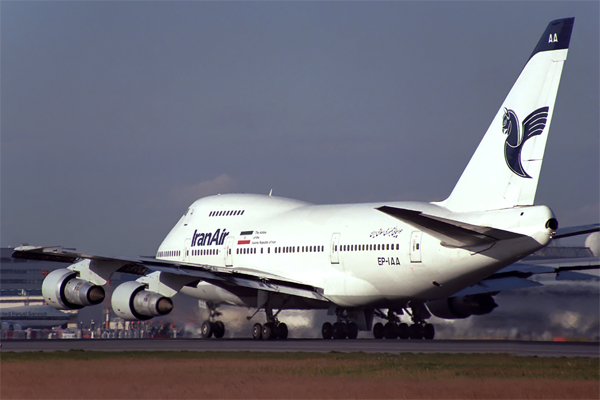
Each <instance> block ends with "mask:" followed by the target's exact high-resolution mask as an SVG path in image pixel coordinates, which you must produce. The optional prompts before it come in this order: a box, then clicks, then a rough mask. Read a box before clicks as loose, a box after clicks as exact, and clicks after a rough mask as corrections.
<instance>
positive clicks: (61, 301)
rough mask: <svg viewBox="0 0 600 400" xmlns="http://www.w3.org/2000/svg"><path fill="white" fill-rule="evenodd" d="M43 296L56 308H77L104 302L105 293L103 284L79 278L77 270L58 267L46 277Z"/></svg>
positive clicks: (43, 284)
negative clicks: (95, 283) (99, 284)
mask: <svg viewBox="0 0 600 400" xmlns="http://www.w3.org/2000/svg"><path fill="white" fill-rule="evenodd" d="M42 296H44V300H46V303H48V304H50V305H51V306H52V307H54V308H58V309H59V310H77V309H80V308H83V307H85V306H93V305H96V304H100V303H102V301H103V300H104V297H105V293H104V288H102V286H98V285H94V284H92V283H90V282H88V281H84V280H83V279H79V278H77V273H76V272H75V271H71V270H69V269H57V270H54V271H52V272H50V273H49V274H48V276H46V278H45V279H44V282H43V283H42Z"/></svg>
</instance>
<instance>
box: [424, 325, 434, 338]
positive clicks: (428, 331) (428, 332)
mask: <svg viewBox="0 0 600 400" xmlns="http://www.w3.org/2000/svg"><path fill="white" fill-rule="evenodd" d="M434 337H435V328H434V327H433V325H432V324H425V326H423V338H424V339H426V340H433V338H434Z"/></svg>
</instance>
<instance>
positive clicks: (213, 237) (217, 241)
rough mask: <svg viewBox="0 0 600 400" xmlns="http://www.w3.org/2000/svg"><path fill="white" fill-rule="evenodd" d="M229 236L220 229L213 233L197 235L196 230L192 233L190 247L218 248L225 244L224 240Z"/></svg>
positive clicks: (225, 231) (224, 230)
mask: <svg viewBox="0 0 600 400" xmlns="http://www.w3.org/2000/svg"><path fill="white" fill-rule="evenodd" d="M227 235H229V232H227V230H226V229H225V228H223V231H221V229H217V230H216V231H214V232H212V233H211V232H206V233H198V230H195V231H194V236H192V246H191V247H196V246H211V245H215V246H220V245H222V244H223V243H224V242H225V238H226V237H227Z"/></svg>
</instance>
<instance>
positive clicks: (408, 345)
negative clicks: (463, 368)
mask: <svg viewBox="0 0 600 400" xmlns="http://www.w3.org/2000/svg"><path fill="white" fill-rule="evenodd" d="M1 350H2V352H8V351H15V352H24V351H68V350H85V351H216V352H219V351H256V352H315V353H327V352H332V351H333V352H344V353H351V352H364V353H395V354H397V353H456V354H458V353H466V354H484V353H506V354H512V355H516V356H538V357H591V358H599V356H600V345H599V343H598V342H526V341H505V340H432V341H425V340H422V341H410V340H375V339H356V340H323V339H288V340H273V341H266V340H260V341H257V340H252V339H222V340H216V339H208V340H205V339H153V340H148V339H106V340H105V339H94V340H90V339H84V340H74V339H63V340H4V341H2V347H1Z"/></svg>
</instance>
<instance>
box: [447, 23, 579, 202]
mask: <svg viewBox="0 0 600 400" xmlns="http://www.w3.org/2000/svg"><path fill="white" fill-rule="evenodd" d="M573 21H574V18H565V19H559V20H556V21H552V22H550V24H548V27H547V28H546V31H545V32H544V34H543V35H542V37H541V39H540V41H539V42H538V44H537V46H536V47H535V49H534V50H533V53H532V54H531V56H530V57H529V60H528V61H527V64H525V68H523V71H522V72H521V75H519V77H518V78H517V81H516V83H515V84H514V86H513V87H512V89H511V91H510V92H509V93H508V96H507V97H506V99H505V100H504V103H503V104H502V106H501V107H500V109H499V110H498V113H497V114H496V116H495V117H494V120H493V121H492V124H491V125H490V127H489V128H488V130H487V132H486V134H485V136H484V137H483V140H482V141H481V143H480V144H479V147H477V150H476V151H475V153H474V154H473V157H472V158H471V161H469V164H468V165H467V167H466V168H465V170H464V172H463V174H462V175H461V177H460V179H459V180H458V183H457V184H456V186H455V187H454V190H453V191H452V193H451V194H450V197H448V198H447V199H446V200H444V201H443V202H442V203H441V205H443V206H445V207H447V208H449V209H451V210H452V211H456V212H465V211H484V210H495V209H501V208H509V207H515V206H520V205H532V204H533V201H534V199H535V192H536V189H537V184H538V180H539V177H540V170H541V168H542V158H543V156H544V149H545V147H546V139H547V138H548V130H549V128H550V120H551V119H552V113H553V111H554V102H555V100H556V93H557V91H558V84H559V81H560V75H561V72H562V67H563V64H564V61H565V60H566V59H567V51H568V47H569V41H570V39H571V31H572V30H573Z"/></svg>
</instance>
